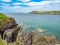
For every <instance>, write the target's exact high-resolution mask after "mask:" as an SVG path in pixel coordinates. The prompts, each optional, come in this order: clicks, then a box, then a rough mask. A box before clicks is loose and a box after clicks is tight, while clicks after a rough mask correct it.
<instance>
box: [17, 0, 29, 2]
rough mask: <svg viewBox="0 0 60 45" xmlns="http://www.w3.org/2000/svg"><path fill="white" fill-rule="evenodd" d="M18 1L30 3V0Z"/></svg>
mask: <svg viewBox="0 0 60 45" xmlns="http://www.w3.org/2000/svg"><path fill="white" fill-rule="evenodd" d="M18 1H21V2H29V1H30V0H18Z"/></svg>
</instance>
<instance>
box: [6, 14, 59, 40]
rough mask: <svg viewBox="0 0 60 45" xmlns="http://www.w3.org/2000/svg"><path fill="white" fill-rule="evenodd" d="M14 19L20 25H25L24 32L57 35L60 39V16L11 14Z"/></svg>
mask: <svg viewBox="0 0 60 45" xmlns="http://www.w3.org/2000/svg"><path fill="white" fill-rule="evenodd" d="M7 15H9V16H11V17H14V18H15V19H16V21H17V23H18V24H20V25H23V27H24V29H25V30H24V31H25V32H29V31H30V30H35V31H36V30H37V31H38V32H44V31H45V32H46V33H49V34H52V35H56V36H57V37H58V38H59V39H60V15H56V14H54V15H52V14H21V13H15V14H14V13H9V14H7Z"/></svg>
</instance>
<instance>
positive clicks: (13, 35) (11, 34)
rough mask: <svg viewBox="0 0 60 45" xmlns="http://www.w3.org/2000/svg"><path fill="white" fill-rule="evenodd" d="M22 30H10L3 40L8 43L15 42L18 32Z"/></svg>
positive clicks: (16, 28)
mask: <svg viewBox="0 0 60 45" xmlns="http://www.w3.org/2000/svg"><path fill="white" fill-rule="evenodd" d="M20 30H21V27H15V28H13V29H8V30H6V31H5V32H4V34H3V38H4V39H6V41H7V42H14V41H15V40H16V38H17V35H18V31H20Z"/></svg>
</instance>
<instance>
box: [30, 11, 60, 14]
mask: <svg viewBox="0 0 60 45" xmlns="http://www.w3.org/2000/svg"><path fill="white" fill-rule="evenodd" d="M30 14H60V11H32V12H30Z"/></svg>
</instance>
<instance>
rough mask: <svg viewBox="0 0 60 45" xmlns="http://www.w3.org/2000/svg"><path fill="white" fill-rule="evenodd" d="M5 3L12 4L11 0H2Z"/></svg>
mask: <svg viewBox="0 0 60 45" xmlns="http://www.w3.org/2000/svg"><path fill="white" fill-rule="evenodd" d="M2 1H3V2H11V0H2Z"/></svg>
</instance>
